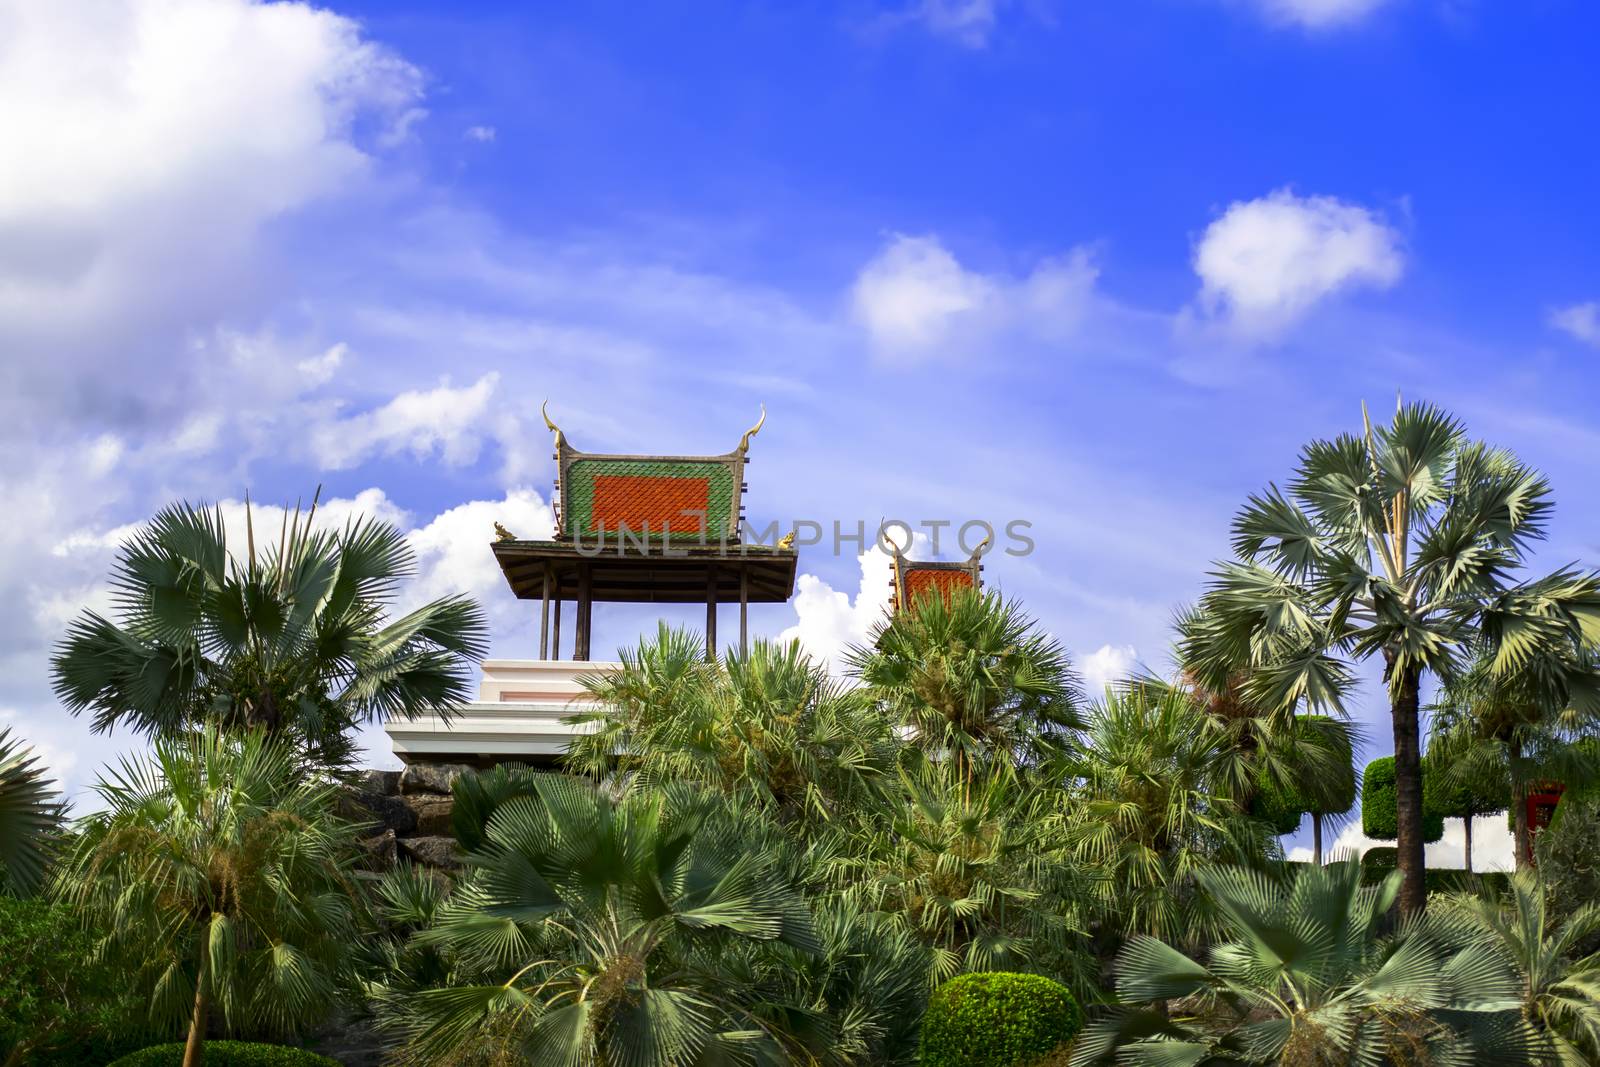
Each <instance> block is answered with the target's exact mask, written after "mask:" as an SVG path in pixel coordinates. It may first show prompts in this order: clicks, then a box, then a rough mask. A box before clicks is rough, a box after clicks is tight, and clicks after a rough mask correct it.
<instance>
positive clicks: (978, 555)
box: [970, 534, 990, 559]
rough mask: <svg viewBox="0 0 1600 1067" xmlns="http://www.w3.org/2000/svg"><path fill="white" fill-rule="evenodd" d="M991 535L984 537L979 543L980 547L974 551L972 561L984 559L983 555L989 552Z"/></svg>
mask: <svg viewBox="0 0 1600 1067" xmlns="http://www.w3.org/2000/svg"><path fill="white" fill-rule="evenodd" d="M989 537H990V535H989V534H984V535H983V540H982V541H979V542H978V547H977V548H975V549H973V550H972V556H971V557H970V558H972V559H982V558H983V554H984V553H985V552H987V551H989Z"/></svg>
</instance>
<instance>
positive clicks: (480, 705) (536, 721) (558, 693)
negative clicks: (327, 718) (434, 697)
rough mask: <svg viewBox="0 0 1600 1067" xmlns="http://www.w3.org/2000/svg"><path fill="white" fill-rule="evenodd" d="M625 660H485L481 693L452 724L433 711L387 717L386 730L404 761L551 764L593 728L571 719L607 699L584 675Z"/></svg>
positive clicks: (603, 670) (614, 666)
mask: <svg viewBox="0 0 1600 1067" xmlns="http://www.w3.org/2000/svg"><path fill="white" fill-rule="evenodd" d="M618 666H620V665H619V664H617V663H611V662H604V661H594V660H589V661H584V662H579V661H577V660H525V659H514V660H513V659H497V660H485V661H484V663H483V678H482V680H481V681H480V682H479V684H478V699H477V700H475V701H473V702H472V703H470V704H467V705H465V706H464V707H462V708H461V709H460V711H458V712H457V713H456V714H455V715H454V716H452V717H451V719H450V721H449V722H448V723H446V722H445V721H444V720H443V719H441V718H439V717H438V716H434V715H429V716H423V717H420V718H417V719H412V720H410V721H406V720H403V719H395V720H391V721H389V722H387V723H385V724H384V731H385V732H386V733H387V734H388V735H389V741H390V743H391V744H392V745H393V746H394V754H395V755H396V756H398V757H399V758H400V759H401V760H402V761H403V762H405V763H476V764H491V763H504V762H509V761H513V760H516V761H522V762H528V763H550V762H552V761H554V760H555V759H556V758H557V757H559V756H560V755H561V754H562V753H563V752H565V751H566V749H567V743H568V742H569V741H571V739H572V738H573V737H574V736H575V735H577V734H579V733H585V732H588V731H590V730H592V729H593V725H592V724H582V723H575V722H573V721H572V720H573V719H574V718H576V717H577V716H580V715H583V714H586V713H588V712H591V711H594V710H595V709H596V708H597V707H599V706H600V705H599V704H598V702H596V701H595V700H594V699H593V698H592V697H590V696H589V693H588V691H587V690H586V689H585V688H584V687H583V681H582V680H583V679H584V678H593V677H595V676H597V675H601V674H604V673H606V672H608V671H612V670H615V669H616V668H617V667H618Z"/></svg>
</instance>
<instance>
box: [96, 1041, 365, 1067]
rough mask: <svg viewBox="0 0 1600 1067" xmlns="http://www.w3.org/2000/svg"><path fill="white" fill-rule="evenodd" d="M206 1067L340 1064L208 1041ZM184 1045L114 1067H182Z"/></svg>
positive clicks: (300, 1053)
mask: <svg viewBox="0 0 1600 1067" xmlns="http://www.w3.org/2000/svg"><path fill="white" fill-rule="evenodd" d="M205 1062H206V1067H339V1065H338V1062H337V1061H335V1060H330V1059H328V1057H326V1056H319V1055H317V1054H316V1053H315V1052H308V1051H307V1050H305V1049H303V1048H291V1047H288V1046H286V1045H260V1044H256V1043H254V1042H250V1041H208V1042H206V1052H205ZM182 1063H183V1042H181V1041H180V1042H177V1043H176V1044H171V1045H154V1046H152V1047H150V1048H146V1049H140V1050H139V1051H138V1052H135V1053H133V1054H132V1055H129V1056H124V1057H122V1058H121V1059H120V1060H117V1061H116V1062H115V1063H113V1064H111V1067H180V1065H181V1064H182Z"/></svg>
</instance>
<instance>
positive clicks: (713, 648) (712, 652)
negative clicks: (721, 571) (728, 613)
mask: <svg viewBox="0 0 1600 1067" xmlns="http://www.w3.org/2000/svg"><path fill="white" fill-rule="evenodd" d="M716 658H717V568H716V567H715V566H713V565H709V564H708V565H707V566H706V659H708V660H715V659H716Z"/></svg>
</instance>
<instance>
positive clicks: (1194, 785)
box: [1058, 682, 1266, 942]
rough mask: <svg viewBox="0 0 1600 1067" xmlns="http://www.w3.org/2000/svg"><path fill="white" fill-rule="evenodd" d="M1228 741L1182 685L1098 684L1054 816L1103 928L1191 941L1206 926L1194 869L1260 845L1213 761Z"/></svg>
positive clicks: (1253, 825)
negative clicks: (1099, 696) (1103, 687)
mask: <svg viewBox="0 0 1600 1067" xmlns="http://www.w3.org/2000/svg"><path fill="white" fill-rule="evenodd" d="M1226 747H1227V738H1226V735H1225V734H1224V733H1222V732H1220V731H1217V730H1215V729H1213V728H1212V726H1211V724H1210V723H1209V722H1208V721H1207V720H1206V718H1205V716H1203V715H1200V714H1197V713H1196V709H1195V707H1194V704H1193V703H1192V702H1191V701H1190V699H1189V696H1188V694H1186V693H1185V692H1184V691H1183V690H1181V689H1179V688H1176V687H1174V686H1170V685H1166V684H1164V683H1160V682H1142V683H1134V684H1133V685H1130V686H1127V687H1125V688H1123V689H1121V690H1116V691H1109V690H1108V691H1107V693H1106V695H1105V698H1104V699H1103V700H1101V701H1100V702H1098V703H1096V704H1095V705H1093V706H1092V707H1091V708H1090V710H1089V723H1088V727H1087V729H1086V730H1085V732H1084V739H1083V746H1082V748H1081V750H1080V752H1079V753H1078V754H1077V756H1076V758H1075V759H1072V760H1068V761H1066V762H1065V763H1064V764H1063V767H1064V770H1063V773H1064V775H1065V776H1066V777H1068V778H1069V779H1071V781H1072V783H1073V784H1072V786H1071V787H1070V799H1069V800H1068V801H1067V803H1066V804H1065V805H1064V807H1063V810H1062V812H1061V814H1060V815H1059V816H1058V818H1059V819H1060V820H1061V821H1062V822H1063V825H1064V831H1065V837H1066V841H1067V844H1068V847H1069V848H1070V850H1071V855H1072V857H1073V859H1074V860H1076V862H1077V865H1078V867H1079V868H1080V869H1081V871H1082V872H1083V874H1084V876H1085V878H1086V879H1087V881H1088V886H1087V894H1088V899H1089V900H1090V901H1091V903H1092V906H1093V909H1094V911H1095V913H1096V914H1097V915H1098V916H1099V921H1100V925H1101V927H1102V929H1103V930H1105V931H1106V932H1108V933H1110V934H1111V935H1113V936H1114V937H1118V938H1120V937H1125V936H1131V935H1133V934H1149V935H1153V936H1157V937H1165V938H1168V939H1171V940H1184V941H1186V942H1187V941H1198V940H1199V939H1202V938H1203V937H1204V936H1205V935H1206V933H1207V931H1208V930H1209V929H1210V920H1209V918H1208V916H1207V913H1206V909H1205V907H1204V901H1203V900H1201V899H1200V897H1199V895H1198V894H1197V893H1196V892H1195V890H1194V878H1195V875H1196V873H1197V872H1198V871H1199V870H1201V869H1202V868H1203V867H1205V866H1207V865H1209V864H1211V863H1214V862H1216V860H1217V858H1218V856H1219V855H1222V856H1229V855H1231V856H1235V857H1238V858H1243V857H1244V856H1246V855H1254V854H1259V853H1260V852H1261V851H1262V850H1264V849H1265V847H1266V841H1265V839H1264V837H1263V835H1262V831H1261V828H1260V827H1259V825H1258V824H1256V823H1255V822H1254V820H1252V819H1250V818H1248V817H1246V816H1244V815H1242V814H1241V813H1240V812H1239V809H1238V805H1237V804H1236V803H1235V802H1234V800H1233V799H1232V797H1231V796H1230V795H1229V793H1228V792H1227V790H1226V782H1225V781H1224V780H1222V779H1221V776H1220V775H1219V774H1218V770H1217V768H1218V767H1219V765H1221V764H1223V763H1224V762H1225V760H1226V758H1227V752H1226Z"/></svg>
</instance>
